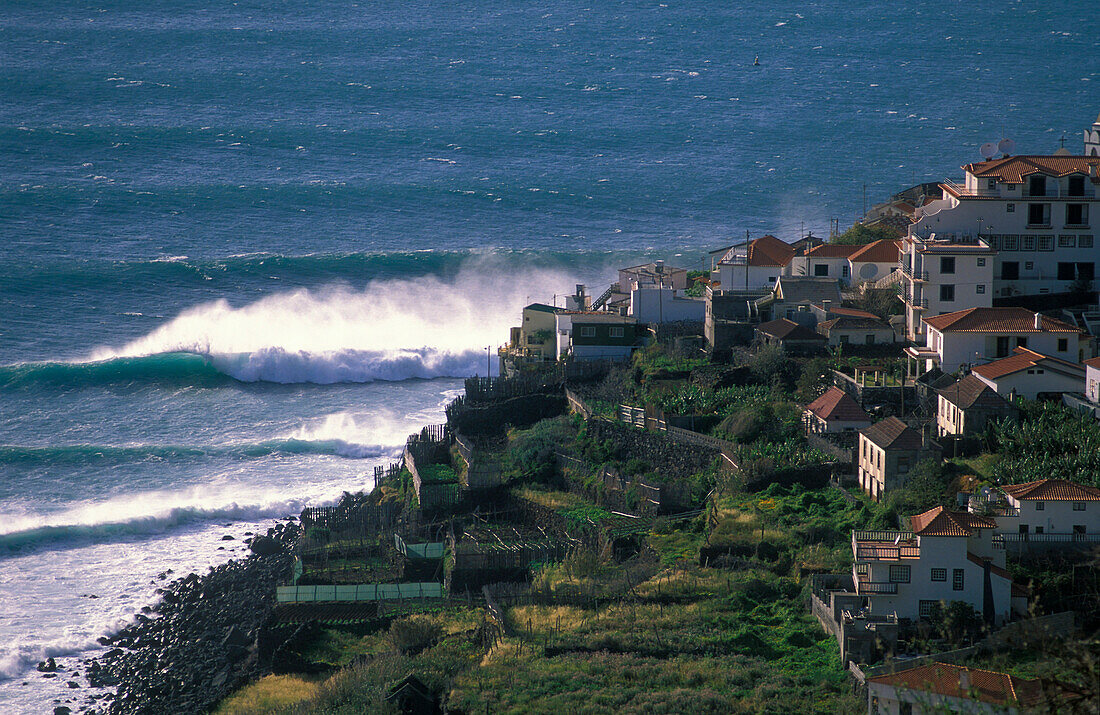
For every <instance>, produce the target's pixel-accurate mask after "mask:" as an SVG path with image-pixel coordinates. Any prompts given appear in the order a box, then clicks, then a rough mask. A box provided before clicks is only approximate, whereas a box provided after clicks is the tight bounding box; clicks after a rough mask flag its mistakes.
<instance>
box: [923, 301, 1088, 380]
mask: <svg viewBox="0 0 1100 715" xmlns="http://www.w3.org/2000/svg"><path fill="white" fill-rule="evenodd" d="M924 323H925V325H926V326H927V328H928V329H927V336H926V344H925V346H924V347H914V346H910V347H908V348H906V349H905V352H906V354H907V355H908V356H909V357H911V358H913V359H915V360H917V361H918V362H922V363H923V368H924V370H930V369H931V368H932V367H934V366H936V365H938V366H939V368H940V369H941V370H943V371H944V372H955V371H956V370H958V369H959V367H961V366H962V365H978V364H981V363H984V362H989V361H991V360H996V359H998V358H1002V357H1007V356H1008V355H1009V354H1010V351H1011V350H1012V348H1016V347H1025V348H1030V349H1032V350H1035V351H1037V352H1041V353H1043V354H1044V355H1050V356H1054V357H1057V358H1059V359H1063V360H1067V361H1070V362H1080V361H1081V359H1082V357H1090V356H1088V355H1085V354H1084V352H1085V351H1087V350H1089V349H1090V343H1089V338H1088V336H1087V335H1085V334H1084V333H1082V332H1081V331H1080V330H1079V329H1077V328H1075V327H1074V326H1072V325H1069V324H1068V323H1064V322H1062V321H1061V320H1057V319H1055V318H1050V317H1047V316H1045V315H1041V314H1039V313H1032V312H1031V311H1029V310H1027V309H1026V308H970V309H968V310H960V311H956V312H954V313H944V314H943V315H937V316H933V317H926V318H924Z"/></svg>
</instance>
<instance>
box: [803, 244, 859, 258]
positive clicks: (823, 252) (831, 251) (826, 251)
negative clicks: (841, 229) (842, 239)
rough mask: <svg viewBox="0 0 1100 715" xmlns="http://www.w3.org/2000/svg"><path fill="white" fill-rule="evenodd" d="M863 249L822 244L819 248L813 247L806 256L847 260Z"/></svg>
mask: <svg viewBox="0 0 1100 715" xmlns="http://www.w3.org/2000/svg"><path fill="white" fill-rule="evenodd" d="M861 248H863V246H860V245H859V244H855V245H846V244H839V245H838V244H835V243H823V244H821V245H820V246H817V247H815V248H814V249H813V250H811V251H810V252H809V253H807V254H806V255H807V256H813V257H814V258H847V257H848V256H850V255H852V254H853V253H855V252H856V251H858V250H860V249H861Z"/></svg>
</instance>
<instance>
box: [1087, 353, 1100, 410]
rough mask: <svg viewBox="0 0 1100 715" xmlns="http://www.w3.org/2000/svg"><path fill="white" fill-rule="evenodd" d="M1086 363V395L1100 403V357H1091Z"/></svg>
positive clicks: (1089, 399)
mask: <svg viewBox="0 0 1100 715" xmlns="http://www.w3.org/2000/svg"><path fill="white" fill-rule="evenodd" d="M1084 365H1085V397H1086V398H1088V401H1089V402H1091V403H1092V404H1094V405H1100V358H1089V359H1088V360H1086V361H1085V362H1084Z"/></svg>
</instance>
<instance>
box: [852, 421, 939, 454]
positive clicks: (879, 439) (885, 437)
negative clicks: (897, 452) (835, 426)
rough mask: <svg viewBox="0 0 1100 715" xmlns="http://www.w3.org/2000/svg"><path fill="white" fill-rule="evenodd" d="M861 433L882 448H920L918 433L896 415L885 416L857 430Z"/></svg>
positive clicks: (920, 441)
mask: <svg viewBox="0 0 1100 715" xmlns="http://www.w3.org/2000/svg"><path fill="white" fill-rule="evenodd" d="M859 433H860V434H861V435H863V436H864V437H866V438H867V439H869V440H871V441H872V442H874V443H875V444H876V445H878V446H879V447H882V448H883V449H920V448H921V446H922V445H923V441H922V440H921V436H920V433H919V432H917V431H916V430H915V429H912V428H910V427H909V425H907V424H905V423H904V422H902V421H901V420H899V419H898V418H897V417H887V418H886V419H884V420H883V421H881V422H876V423H875V424H873V425H871V426H870V427H865V428H863V429H861V430H860V431H859Z"/></svg>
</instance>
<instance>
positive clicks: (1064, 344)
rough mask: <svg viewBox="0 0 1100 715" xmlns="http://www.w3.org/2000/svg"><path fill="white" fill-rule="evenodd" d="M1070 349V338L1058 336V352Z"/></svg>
mask: <svg viewBox="0 0 1100 715" xmlns="http://www.w3.org/2000/svg"><path fill="white" fill-rule="evenodd" d="M1067 350H1069V338H1058V352H1060V353H1064V352H1065V351H1067Z"/></svg>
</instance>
